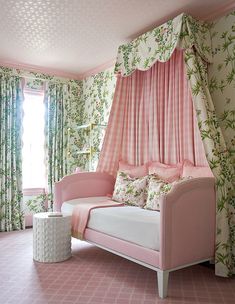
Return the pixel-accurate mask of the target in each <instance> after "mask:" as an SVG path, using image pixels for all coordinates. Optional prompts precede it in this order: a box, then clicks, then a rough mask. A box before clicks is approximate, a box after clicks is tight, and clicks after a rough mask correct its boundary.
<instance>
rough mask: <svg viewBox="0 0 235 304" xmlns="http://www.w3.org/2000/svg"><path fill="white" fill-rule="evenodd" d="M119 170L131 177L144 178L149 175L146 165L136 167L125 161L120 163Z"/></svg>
mask: <svg viewBox="0 0 235 304" xmlns="http://www.w3.org/2000/svg"><path fill="white" fill-rule="evenodd" d="M118 170H119V171H122V172H125V173H127V174H128V175H130V176H131V177H143V176H146V175H148V170H147V166H146V165H143V166H134V165H129V164H127V163H126V162H123V161H120V162H119V169H118Z"/></svg>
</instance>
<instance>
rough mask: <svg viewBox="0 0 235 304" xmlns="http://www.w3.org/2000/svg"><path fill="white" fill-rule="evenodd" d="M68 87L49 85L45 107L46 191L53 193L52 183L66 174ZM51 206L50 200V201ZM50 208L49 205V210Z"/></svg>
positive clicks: (64, 85)
mask: <svg viewBox="0 0 235 304" xmlns="http://www.w3.org/2000/svg"><path fill="white" fill-rule="evenodd" d="M68 97H69V87H68V85H66V84H54V83H49V84H48V88H47V92H46V98H45V105H46V128H45V131H46V148H47V174H48V191H49V193H50V194H52V193H53V186H54V183H55V182H57V181H59V180H60V179H61V178H62V177H63V176H65V175H67V173H68V135H69V133H68V125H69V122H68V120H69V118H68V108H69V98H68ZM51 204H52V200H51ZM50 208H52V206H50V205H49V209H50Z"/></svg>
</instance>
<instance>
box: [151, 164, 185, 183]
mask: <svg viewBox="0 0 235 304" xmlns="http://www.w3.org/2000/svg"><path fill="white" fill-rule="evenodd" d="M181 168H182V165H181V164H180V163H178V164H177V165H166V164H163V163H159V162H151V163H150V164H149V174H157V175H158V176H159V178H160V179H162V180H164V181H165V182H168V183H172V182H174V181H176V180H178V179H179V178H180V174H181V170H182V169H181Z"/></svg>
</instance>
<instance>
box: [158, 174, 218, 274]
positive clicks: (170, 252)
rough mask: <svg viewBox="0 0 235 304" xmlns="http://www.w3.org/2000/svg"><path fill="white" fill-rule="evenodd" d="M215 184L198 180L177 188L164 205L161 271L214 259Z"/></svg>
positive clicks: (162, 205) (162, 211) (161, 204)
mask: <svg viewBox="0 0 235 304" xmlns="http://www.w3.org/2000/svg"><path fill="white" fill-rule="evenodd" d="M215 209H216V201H215V181H214V178H212V177H202V178H194V179H191V180H187V181H184V182H182V183H180V184H178V185H176V186H175V187H174V188H172V190H171V191H170V192H169V193H168V194H167V195H166V196H165V197H163V199H162V200H161V202H160V210H161V211H160V212H161V230H160V252H161V254H160V256H161V258H160V268H161V269H163V270H166V269H173V268H176V267H178V266H181V265H187V264H191V263H193V262H196V261H200V260H203V259H207V258H210V257H213V256H214V243H215Z"/></svg>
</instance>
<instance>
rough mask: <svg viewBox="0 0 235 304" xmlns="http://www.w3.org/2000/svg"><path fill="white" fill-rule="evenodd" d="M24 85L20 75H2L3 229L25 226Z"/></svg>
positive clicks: (0, 195)
mask: <svg viewBox="0 0 235 304" xmlns="http://www.w3.org/2000/svg"><path fill="white" fill-rule="evenodd" d="M22 102H23V95H22V88H21V80H20V78H19V77H14V76H12V77H11V76H8V75H4V74H1V75H0V231H11V230H19V229H22V228H23V214H22V155H21V151H22V143H21V138H22V117H23V111H22Z"/></svg>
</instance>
